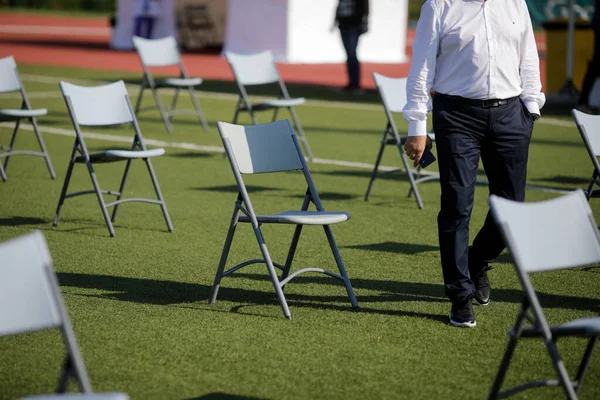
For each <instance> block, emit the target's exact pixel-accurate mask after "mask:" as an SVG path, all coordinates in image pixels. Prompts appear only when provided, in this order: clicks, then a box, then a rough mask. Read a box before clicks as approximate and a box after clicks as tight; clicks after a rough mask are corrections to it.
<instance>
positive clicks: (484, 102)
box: [434, 93, 518, 108]
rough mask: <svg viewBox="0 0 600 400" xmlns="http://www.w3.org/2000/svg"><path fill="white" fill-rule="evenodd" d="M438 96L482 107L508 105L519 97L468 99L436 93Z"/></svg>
mask: <svg viewBox="0 0 600 400" xmlns="http://www.w3.org/2000/svg"><path fill="white" fill-rule="evenodd" d="M438 96H439V97H441V98H443V99H447V100H449V101H452V102H453V103H458V104H462V105H468V106H474V107H481V108H492V107H500V106H503V105H506V104H508V103H512V102H513V101H515V100H517V99H518V97H511V98H508V99H489V100H477V99H467V98H466V97H461V96H452V95H448V94H443V93H436V94H435V97H438ZM435 97H434V101H435Z"/></svg>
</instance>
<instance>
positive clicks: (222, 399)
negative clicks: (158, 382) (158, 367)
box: [184, 392, 266, 400]
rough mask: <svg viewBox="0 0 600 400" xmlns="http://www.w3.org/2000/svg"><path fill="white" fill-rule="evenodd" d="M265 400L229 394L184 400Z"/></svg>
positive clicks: (210, 394)
mask: <svg viewBox="0 0 600 400" xmlns="http://www.w3.org/2000/svg"><path fill="white" fill-rule="evenodd" d="M264 399H266V398H262V397H254V396H241V395H238V394H229V393H220V392H216V393H208V394H205V395H204V396H198V397H189V398H186V399H184V400H264Z"/></svg>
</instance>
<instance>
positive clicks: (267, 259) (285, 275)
mask: <svg viewBox="0 0 600 400" xmlns="http://www.w3.org/2000/svg"><path fill="white" fill-rule="evenodd" d="M307 208H308V201H306V200H305V205H304V206H303V207H302V209H303V210H306V209H307ZM242 210H243V207H242V198H241V195H238V200H237V201H236V205H235V208H234V211H233V215H232V217H231V222H230V224H229V229H228V232H227V237H226V239H225V243H224V245H223V251H222V253H221V259H220V261H219V266H218V268H217V273H216V275H215V279H214V283H213V286H212V290H211V295H210V298H209V301H208V303H209V304H213V303H214V302H215V301H216V299H217V294H218V290H219V287H220V284H221V279H222V278H223V277H224V276H226V275H228V274H229V273H231V272H233V271H235V270H237V269H239V268H241V267H243V266H246V265H250V264H252V263H255V262H262V263H265V264H266V266H267V271H268V273H269V276H270V278H271V281H272V283H273V288H274V289H275V293H276V295H277V298H278V300H279V304H280V305H281V309H282V311H283V314H284V316H285V317H286V318H287V319H292V316H291V313H290V310H289V306H288V303H287V300H286V298H285V295H284V292H283V290H284V288H285V285H286V284H287V282H289V279H291V278H293V277H295V276H297V275H299V274H300V273H303V272H321V273H325V274H326V275H329V276H333V277H336V278H339V279H341V280H342V281H343V282H344V287H345V289H346V292H347V293H348V297H349V299H350V303H351V305H352V307H353V308H354V309H359V304H358V301H357V299H356V296H355V294H354V289H353V288H352V285H351V283H350V279H349V277H348V273H347V272H346V268H345V266H344V262H343V261H342V257H341V255H340V253H339V250H338V248H337V244H336V242H335V239H334V237H333V233H332V230H331V226H329V225H324V226H323V229H324V231H325V235H326V237H327V240H328V242H329V246H330V248H331V251H332V254H333V256H334V259H335V261H336V264H337V267H338V269H339V271H340V275H337V274H333V273H331V272H329V271H325V270H322V269H317V268H306V269H304V270H300V271H297V272H296V273H295V274H294V275H293V276H289V273H290V270H291V266H292V262H293V259H294V255H295V253H296V249H297V246H298V242H299V240H300V235H301V232H302V228H303V225H296V228H295V230H294V235H293V237H292V241H291V243H290V247H289V250H288V254H287V257H286V261H285V264H284V265H283V266H282V270H283V272H282V274H281V278H279V277H278V276H277V273H276V270H275V267H280V265H279V264H276V263H274V262H273V260H272V259H271V255H270V254H269V250H268V248H267V245H266V243H265V240H264V236H263V234H262V231H261V228H260V224H258V225H256V226H255V224H254V223H253V222H251V224H252V228H253V231H254V235H255V237H256V240H257V242H258V245H259V248H260V251H261V253H262V256H263V258H262V259H260V260H251V261H246V262H243V263H241V264H239V265H237V266H235V267H233V268H231V269H230V270H228V271H225V264H226V262H227V258H228V255H229V251H230V249H231V244H232V242H233V238H234V235H235V231H236V228H237V225H238V222H239V219H240V214H241V212H242Z"/></svg>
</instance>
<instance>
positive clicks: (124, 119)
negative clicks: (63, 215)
mask: <svg viewBox="0 0 600 400" xmlns="http://www.w3.org/2000/svg"><path fill="white" fill-rule="evenodd" d="M60 90H61V91H62V94H63V96H64V98H65V103H66V104H67V109H68V110H69V115H70V116H71V121H72V123H73V128H74V129H75V143H74V144H73V151H72V152H71V158H70V160H69V167H68V168H67V174H66V176H65V182H64V184H63V188H62V191H61V194H60V199H59V200H58V207H57V208H56V216H55V217H54V226H57V225H58V219H59V216H60V212H61V210H62V206H63V203H64V201H65V199H68V198H71V197H76V196H81V195H84V194H92V193H95V194H96V196H97V197H98V202H99V203H100V208H101V209H102V215H103V216H104V220H105V221H106V226H107V227H108V231H109V232H110V236H112V237H114V236H115V231H114V229H113V225H112V223H113V222H114V221H115V219H116V217H117V210H118V208H119V204H121V203H126V202H134V201H135V202H144V203H151V204H158V205H160V207H161V209H162V213H163V216H164V218H165V221H166V223H167V228H168V229H169V232H172V231H173V225H172V224H171V219H170V218H169V213H168V212H167V206H166V204H165V201H164V199H163V196H162V193H161V191H160V187H159V186H158V180H157V179H156V175H155V174H154V169H153V168H152V163H151V162H150V158H152V157H157V156H162V155H163V154H164V153H165V150H164V149H161V148H158V149H152V150H148V149H147V148H146V145H145V144H144V139H143V138H142V132H141V131H140V127H139V125H138V123H137V120H136V118H135V114H134V113H133V108H132V107H131V102H130V101H129V96H128V95H127V89H126V88H125V84H124V83H123V81H118V82H115V83H111V84H108V85H104V86H96V87H83V86H76V85H73V84H70V83H67V82H64V81H61V82H60ZM127 123H130V124H131V125H132V127H133V131H134V138H133V143H132V145H131V150H105V151H101V152H97V153H92V154H90V153H89V152H88V150H87V147H86V145H85V141H84V140H83V134H82V133H81V130H80V126H113V125H121V124H127ZM136 159H141V160H143V161H144V162H145V163H146V167H147V168H148V172H149V174H150V179H151V181H152V184H153V185H154V191H155V192H156V196H157V198H158V200H154V199H145V198H137V197H132V198H123V191H124V190H125V183H126V181H127V176H128V175H129V169H130V167H131V162H132V161H133V160H136ZM117 161H126V162H127V165H126V167H125V172H124V173H123V177H122V178H121V186H120V188H119V191H117V192H115V191H112V190H101V189H100V185H99V184H98V180H97V178H96V173H95V172H94V167H93V165H94V164H99V163H109V162H117ZM76 163H85V165H86V167H87V169H88V172H89V174H90V178H91V179H92V184H93V186H94V188H93V190H83V191H80V192H74V193H70V194H67V189H68V186H69V181H70V179H71V173H72V172H73V167H74V166H75V164H76ZM103 194H108V195H113V196H116V197H117V198H116V200H115V201H112V202H110V203H105V201H104V197H103ZM111 206H114V209H113V213H112V217H109V216H108V207H111Z"/></svg>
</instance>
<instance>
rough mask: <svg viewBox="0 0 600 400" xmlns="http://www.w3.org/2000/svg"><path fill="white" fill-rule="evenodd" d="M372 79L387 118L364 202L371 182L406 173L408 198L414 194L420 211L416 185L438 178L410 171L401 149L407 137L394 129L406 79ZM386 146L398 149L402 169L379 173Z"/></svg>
mask: <svg viewBox="0 0 600 400" xmlns="http://www.w3.org/2000/svg"><path fill="white" fill-rule="evenodd" d="M373 79H374V80H375V84H376V85H377V90H378V91H379V95H380V96H381V102H382V103H383V109H384V111H385V115H386V116H387V119H388V123H387V125H386V128H385V131H384V132H383V138H382V139H381V145H380V146H379V153H377V159H376V160H375V166H374V167H373V172H372V173H371V180H369V186H368V187H367V193H366V194H365V201H369V198H370V197H371V189H372V188H373V182H375V179H377V178H378V177H380V176H383V175H387V174H390V173H393V172H399V171H400V172H405V173H406V175H407V176H408V180H409V182H410V190H409V191H408V197H410V196H411V195H412V194H413V193H414V195H415V200H416V201H417V205H418V206H419V208H420V209H421V210H422V209H423V201H422V200H421V195H420V194H419V189H417V185H418V184H419V183H422V182H425V181H430V180H432V179H438V176H437V175H423V176H421V168H420V167H419V168H418V169H417V171H414V170H413V169H411V167H410V163H411V162H412V161H410V160H409V159H408V157H406V154H405V153H404V149H403V148H402V146H403V145H404V142H405V141H406V138H407V136H403V137H401V136H400V135H399V134H398V129H397V128H396V123H395V122H394V117H393V114H394V113H401V112H402V108H403V107H404V105H405V104H406V78H389V77H387V76H384V75H380V74H378V73H376V72H374V73H373ZM429 137H430V138H431V140H435V135H434V134H429ZM388 145H393V146H396V147H397V148H398V151H399V152H400V159H401V160H402V164H403V165H404V169H402V168H399V169H394V170H391V171H385V172H379V164H380V163H381V157H382V156H383V151H384V149H385V147H386V146H388Z"/></svg>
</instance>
